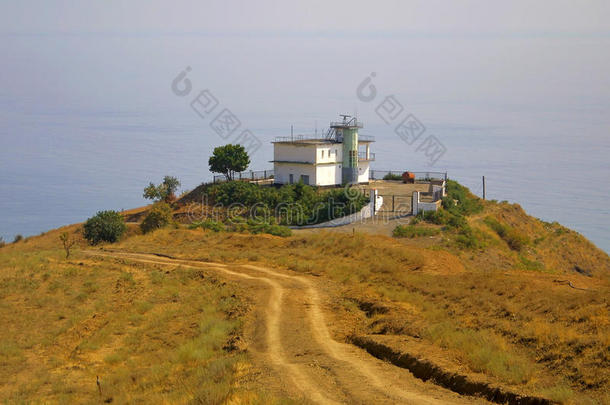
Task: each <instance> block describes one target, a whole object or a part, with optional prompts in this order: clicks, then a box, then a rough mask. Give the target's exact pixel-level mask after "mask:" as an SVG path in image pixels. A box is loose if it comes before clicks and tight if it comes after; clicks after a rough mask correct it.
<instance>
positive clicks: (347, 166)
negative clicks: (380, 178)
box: [330, 115, 362, 184]
mask: <svg viewBox="0 0 610 405" xmlns="http://www.w3.org/2000/svg"><path fill="white" fill-rule="evenodd" d="M342 117H343V121H342V122H333V123H331V125H330V127H331V128H333V129H334V130H335V134H336V137H337V141H338V142H341V143H342V144H343V163H342V168H341V180H342V183H343V184H358V129H359V128H362V124H361V123H359V122H358V121H356V118H355V117H350V116H349V115H342Z"/></svg>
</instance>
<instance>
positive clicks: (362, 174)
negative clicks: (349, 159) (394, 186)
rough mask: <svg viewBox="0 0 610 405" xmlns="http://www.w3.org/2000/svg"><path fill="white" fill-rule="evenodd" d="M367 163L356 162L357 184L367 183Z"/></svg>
mask: <svg viewBox="0 0 610 405" xmlns="http://www.w3.org/2000/svg"><path fill="white" fill-rule="evenodd" d="M369 166H370V165H369V162H368V161H366V162H363V161H360V162H358V183H368V182H369Z"/></svg>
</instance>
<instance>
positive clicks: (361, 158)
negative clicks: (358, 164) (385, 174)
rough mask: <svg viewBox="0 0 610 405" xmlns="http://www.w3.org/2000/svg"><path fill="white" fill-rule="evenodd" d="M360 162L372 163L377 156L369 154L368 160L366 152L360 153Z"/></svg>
mask: <svg viewBox="0 0 610 405" xmlns="http://www.w3.org/2000/svg"><path fill="white" fill-rule="evenodd" d="M358 160H364V161H369V162H371V161H373V160H375V154H374V153H369V157H368V159H367V157H366V152H358Z"/></svg>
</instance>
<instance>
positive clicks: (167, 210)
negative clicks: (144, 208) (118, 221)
mask: <svg viewBox="0 0 610 405" xmlns="http://www.w3.org/2000/svg"><path fill="white" fill-rule="evenodd" d="M173 219H174V216H173V213H172V208H171V207H170V206H169V204H167V203H165V202H158V203H155V204H154V205H153V206H152V208H151V209H150V211H149V213H148V215H146V217H145V218H144V220H143V221H142V223H141V224H140V229H141V230H142V232H143V233H148V232H151V231H154V230H155V229H159V228H163V227H166V226H167V225H169V224H171V223H172V221H173Z"/></svg>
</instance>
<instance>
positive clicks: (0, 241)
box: [0, 236, 6, 248]
mask: <svg viewBox="0 0 610 405" xmlns="http://www.w3.org/2000/svg"><path fill="white" fill-rule="evenodd" d="M5 245H6V242H5V241H4V238H3V237H1V236H0V248H2V247H4V246H5Z"/></svg>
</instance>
